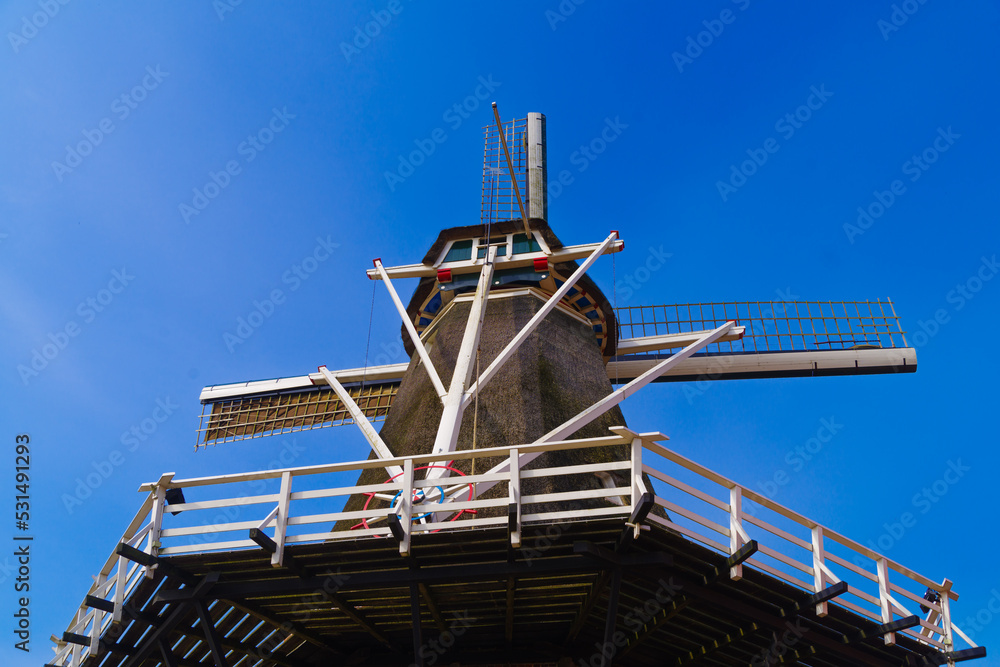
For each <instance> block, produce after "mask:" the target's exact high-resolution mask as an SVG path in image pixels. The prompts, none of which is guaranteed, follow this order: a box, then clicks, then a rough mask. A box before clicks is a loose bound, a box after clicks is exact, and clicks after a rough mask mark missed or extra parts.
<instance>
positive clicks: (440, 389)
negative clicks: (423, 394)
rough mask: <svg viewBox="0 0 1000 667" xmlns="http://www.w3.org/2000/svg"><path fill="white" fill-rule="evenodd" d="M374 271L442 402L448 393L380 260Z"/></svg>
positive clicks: (376, 262)
mask: <svg viewBox="0 0 1000 667" xmlns="http://www.w3.org/2000/svg"><path fill="white" fill-rule="evenodd" d="M374 263H375V270H376V271H378V274H379V276H381V278H382V282H384V283H385V286H386V288H388V290H389V296H391V297H392V302H393V303H394V304H395V305H396V312H398V313H399V316H400V317H401V318H402V320H403V326H405V327H406V333H408V334H409V335H410V341H411V342H412V343H413V349H415V350H416V352H417V354H418V355H419V356H420V361H422V362H423V363H424V368H425V369H426V370H427V375H429V376H430V378H431V384H433V385H434V390H435V391H436V392H437V394H438V398H440V399H441V402H442V403H443V402H444V397H445V396H446V395H447V394H448V391H447V390H446V389H445V388H444V384H443V383H442V382H441V378H440V377H438V373H437V370H436V369H435V368H434V363H433V362H431V357H430V355H429V354H427V348H425V347H424V344H423V341H421V340H420V335H419V334H418V333H417V330H416V329H415V328H414V326H413V321H412V320H411V319H410V317H409V315H407V314H406V307H405V306H404V305H403V302H402V301H400V299H399V294H397V293H396V288H395V287H393V286H392V280H390V279H389V275H388V274H387V273H386V272H385V267H384V266H382V260H381V259H376V260H375V262H374Z"/></svg>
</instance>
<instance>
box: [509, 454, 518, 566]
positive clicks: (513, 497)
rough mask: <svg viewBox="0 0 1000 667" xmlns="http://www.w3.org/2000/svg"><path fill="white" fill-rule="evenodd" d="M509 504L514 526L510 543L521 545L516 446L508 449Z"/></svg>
mask: <svg viewBox="0 0 1000 667" xmlns="http://www.w3.org/2000/svg"><path fill="white" fill-rule="evenodd" d="M508 467H509V468H510V486H509V488H510V504H511V506H512V507H513V508H514V527H513V530H511V531H510V545H511V546H512V547H514V548H515V549H517V548H519V547H520V546H521V456H520V454H519V453H518V451H517V447H511V449H510V464H509V465H508Z"/></svg>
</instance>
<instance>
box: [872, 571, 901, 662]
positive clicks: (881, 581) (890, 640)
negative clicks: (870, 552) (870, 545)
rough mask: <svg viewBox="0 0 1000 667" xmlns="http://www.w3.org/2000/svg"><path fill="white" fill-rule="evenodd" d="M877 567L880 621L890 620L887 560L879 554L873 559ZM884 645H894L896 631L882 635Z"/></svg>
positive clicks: (890, 608) (890, 605)
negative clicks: (880, 610) (880, 609)
mask: <svg viewBox="0 0 1000 667" xmlns="http://www.w3.org/2000/svg"><path fill="white" fill-rule="evenodd" d="M875 564H876V566H877V567H878V599H879V603H880V606H881V607H882V623H883V624H884V623H891V622H892V601H891V600H890V599H889V595H890V594H891V593H890V590H889V561H888V559H886V557H885V556H879V558H878V560H877V561H875ZM884 637H885V643H886V646H895V645H896V633H895V632H887V633H885V635H884Z"/></svg>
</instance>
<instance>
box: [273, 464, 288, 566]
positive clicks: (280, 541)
mask: <svg viewBox="0 0 1000 667" xmlns="http://www.w3.org/2000/svg"><path fill="white" fill-rule="evenodd" d="M291 499H292V473H291V472H290V471H288V470H286V471H285V472H283V473H281V490H280V491H279V492H278V516H276V517H275V519H274V544H275V546H276V547H277V548H276V549H275V550H274V553H273V554H271V565H272V566H274V567H281V566H282V565H283V564H284V560H285V532H286V531H287V529H288V507H289V505H290V504H291Z"/></svg>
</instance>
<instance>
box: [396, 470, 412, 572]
mask: <svg viewBox="0 0 1000 667" xmlns="http://www.w3.org/2000/svg"><path fill="white" fill-rule="evenodd" d="M399 510H400V512H399V522H400V524H402V528H403V539H401V540H400V541H399V555H401V556H409V555H410V536H411V534H412V533H413V459H406V461H405V462H404V463H403V490H402V492H401V493H400V494H399Z"/></svg>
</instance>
